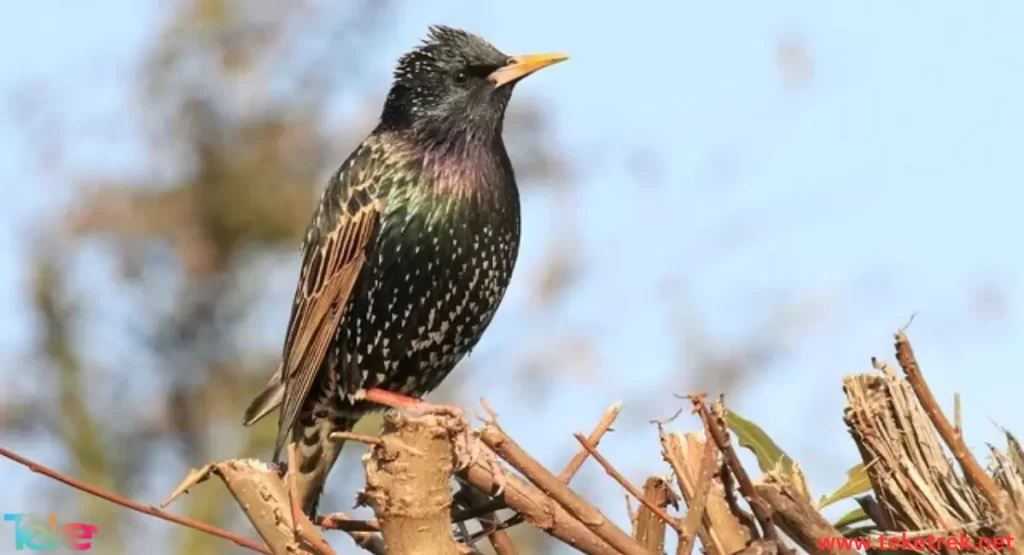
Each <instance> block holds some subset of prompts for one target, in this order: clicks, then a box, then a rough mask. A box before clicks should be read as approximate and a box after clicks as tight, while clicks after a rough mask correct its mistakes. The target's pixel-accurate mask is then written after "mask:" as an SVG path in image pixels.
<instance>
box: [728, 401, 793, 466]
mask: <svg viewBox="0 0 1024 555" xmlns="http://www.w3.org/2000/svg"><path fill="white" fill-rule="evenodd" d="M725 424H726V426H728V427H729V430H731V431H732V433H734V434H736V439H737V440H738V441H739V442H740V446H742V447H746V448H747V449H749V450H750V451H751V452H752V453H753V454H754V456H755V457H757V465H758V466H760V467H761V472H775V471H777V470H779V469H781V470H782V471H783V472H784V473H786V474H787V475H790V476H792V475H793V467H794V465H793V459H791V458H789V455H787V454H786V453H785V451H783V450H782V449H781V448H779V446H778V445H776V443H775V442H774V441H772V438H770V437H768V434H766V433H764V430H762V429H761V427H760V426H758V425H757V424H754V423H753V422H751V421H750V420H747V419H746V418H743V417H742V416H740V415H738V414H736V413H735V412H733V411H731V410H727V411H726V412H725Z"/></svg>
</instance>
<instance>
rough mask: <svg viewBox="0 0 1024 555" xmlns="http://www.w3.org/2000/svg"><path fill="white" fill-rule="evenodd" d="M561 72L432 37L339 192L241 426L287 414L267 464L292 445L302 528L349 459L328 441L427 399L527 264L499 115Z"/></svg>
mask: <svg viewBox="0 0 1024 555" xmlns="http://www.w3.org/2000/svg"><path fill="white" fill-rule="evenodd" d="M564 59H566V57H565V56H563V55H558V54H536V55H527V56H508V55H506V54H503V53H501V52H500V51H499V50H498V49H497V48H495V47H494V46H492V45H491V44H490V43H488V42H487V41H485V40H484V39H482V38H480V37H478V36H476V35H474V34H471V33H468V32H466V31H462V30H459V29H454V28H451V27H445V26H432V27H431V28H430V31H429V34H428V37H427V38H426V40H424V42H423V44H421V45H420V46H419V47H418V48H416V49H414V50H412V51H411V52H409V53H407V54H405V55H404V56H402V57H401V58H400V59H399V61H398V66H397V68H396V70H395V74H394V81H393V83H392V86H391V89H390V91H389V92H388V95H387V99H386V100H385V103H384V109H383V111H382V113H381V117H380V122H379V124H378V125H377V127H376V128H375V129H374V130H373V131H372V132H371V133H370V135H369V136H368V137H366V139H365V140H364V141H363V142H362V143H361V144H360V145H359V146H358V147H357V148H356V149H355V151H354V152H352V154H351V155H349V157H348V159H347V160H345V162H344V163H343V164H342V165H341V167H340V168H339V169H338V170H337V172H335V173H334V174H333V176H332V177H331V179H330V181H329V183H328V185H327V188H326V190H325V191H324V193H323V196H322V198H321V199H320V203H319V206H318V207H317V209H316V211H315V212H314V214H313V217H312V220H311V221H310V224H309V229H308V230H307V231H306V236H305V239H304V241H303V245H302V268H301V271H300V274H299V283H298V287H297V289H296V292H295V300H294V303H293V306H292V311H291V318H290V321H289V324H288V329H287V333H286V336H285V343H284V349H283V354H282V361H281V366H280V368H279V369H278V371H277V372H276V373H275V375H274V376H273V378H272V379H271V381H270V383H269V384H268V385H267V387H266V388H265V389H264V390H263V392H261V393H260V394H259V396H257V397H256V399H255V400H253V402H252V404H251V405H250V406H249V408H248V409H247V410H246V413H245V425H246V426H249V425H251V424H253V423H254V422H256V421H257V420H259V419H260V418H262V417H263V416H265V415H267V414H268V413H270V412H271V411H273V410H274V409H275V408H277V407H278V406H280V407H281V411H280V416H279V420H278V431H277V442H276V446H275V450H274V460H275V461H280V455H281V451H282V449H283V448H284V446H285V444H286V443H288V442H289V441H290V442H291V443H292V444H294V445H295V453H296V460H295V461H294V462H296V463H297V468H291V469H289V470H290V472H294V473H295V479H296V484H295V488H296V490H297V491H293V495H296V498H297V499H298V502H299V503H300V504H301V508H302V510H303V511H305V512H306V514H307V515H309V516H311V517H312V516H313V515H314V514H315V511H316V506H317V503H318V501H319V499H320V495H321V493H322V490H323V487H324V482H325V481H326V479H327V474H328V472H329V471H330V469H331V467H332V466H333V465H334V462H335V460H336V459H337V457H338V454H339V452H340V451H341V442H339V441H332V440H330V439H329V436H330V434H331V433H332V432H337V431H348V430H350V429H351V428H352V427H353V426H354V425H355V424H356V422H357V421H358V420H359V418H360V417H362V416H363V415H365V414H366V413H367V412H370V411H374V410H379V409H381V408H383V407H382V406H381V405H377V404H375V403H371V402H369V401H367V400H366V399H365V398H364V396H365V392H366V391H367V390H369V389H371V388H376V389H381V390H385V391H387V392H391V393H396V394H400V395H404V396H406V397H417V398H418V397H422V396H423V395H425V394H427V393H429V392H430V391H432V390H433V389H435V388H436V387H437V386H438V385H439V384H440V383H441V381H442V380H444V378H445V377H446V376H447V375H448V373H449V372H450V371H451V370H452V368H453V367H454V366H455V365H456V364H457V363H458V362H459V361H460V360H461V359H462V357H463V356H465V355H466V354H467V353H469V351H470V349H472V348H473V346H474V345H476V343H477V342H478V341H479V340H480V337H481V335H482V334H483V332H484V330H485V329H486V328H487V326H488V325H489V324H490V322H491V319H492V318H493V317H494V313H495V310H497V308H498V304H499V303H500V302H501V300H502V297H503V296H504V294H505V289H506V287H507V286H508V283H509V279H510V277H511V275H512V269H513V267H514V266H515V262H516V257H517V255H518V251H519V230H520V220H519V217H520V216H519V191H518V189H517V187H516V181H515V176H514V173H513V171H512V165H511V162H510V161H509V158H508V153H507V152H506V151H505V145H504V142H503V141H502V136H501V133H502V122H503V120H504V117H505V108H506V106H507V105H508V102H509V99H510V97H511V95H512V89H513V87H514V86H515V84H516V82H518V81H519V80H520V79H522V78H523V77H525V76H527V75H529V74H531V73H533V72H535V71H537V70H539V69H541V68H544V67H546V66H549V65H551V64H554V63H557V62H560V61H562V60H564ZM289 437H290V439H289Z"/></svg>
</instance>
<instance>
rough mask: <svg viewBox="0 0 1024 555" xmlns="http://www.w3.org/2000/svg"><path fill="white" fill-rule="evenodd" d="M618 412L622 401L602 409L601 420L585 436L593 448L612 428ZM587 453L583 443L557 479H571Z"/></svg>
mask: <svg viewBox="0 0 1024 555" xmlns="http://www.w3.org/2000/svg"><path fill="white" fill-rule="evenodd" d="M620 412H622V402H621V401H617V402H615V403H612V406H610V407H608V410H606V411H604V415H603V416H601V420H600V421H599V422H598V423H597V426H596V427H595V428H594V431H592V432H590V435H589V436H587V443H589V444H590V445H593V446H594V447H595V448H596V447H597V446H598V445H600V444H601V438H603V437H604V434H605V433H607V432H608V430H611V429H612V424H614V423H615V419H616V418H618V417H619V413H620ZM589 454H590V451H588V450H587V449H586V446H585V445H584V448H583V449H582V450H580V451H578V452H577V453H576V454H575V455H573V457H572V460H570V461H569V464H568V465H566V467H565V470H563V471H562V472H561V473H559V475H558V479H559V480H561V481H562V483H563V484H568V483H569V482H570V481H572V478H573V476H575V475H576V473H577V472H579V470H580V468H581V467H582V466H583V463H584V462H586V461H587V456H588V455H589Z"/></svg>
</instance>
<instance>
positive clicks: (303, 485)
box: [289, 411, 359, 518]
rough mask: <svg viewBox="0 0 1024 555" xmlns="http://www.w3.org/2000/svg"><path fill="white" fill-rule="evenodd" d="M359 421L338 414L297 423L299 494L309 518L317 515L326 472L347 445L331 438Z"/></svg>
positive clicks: (296, 445) (354, 416)
mask: <svg viewBox="0 0 1024 555" xmlns="http://www.w3.org/2000/svg"><path fill="white" fill-rule="evenodd" d="M332 412H333V411H332ZM358 421H359V416H357V415H349V414H339V413H335V414H331V415H330V417H328V418H316V419H314V420H313V421H312V422H308V424H310V425H299V426H296V427H295V429H294V432H293V433H292V442H293V443H294V444H295V447H296V449H295V454H296V459H297V460H296V461H295V463H296V467H295V469H296V471H297V472H296V476H295V481H296V493H297V494H298V499H299V501H300V502H301V504H302V510H303V511H304V512H305V513H306V515H307V516H309V517H310V518H313V516H314V515H315V514H316V508H317V504H318V503H319V502H320V497H321V496H322V495H323V491H324V484H326V483H327V475H328V474H329V473H330V472H331V468H332V467H333V466H334V463H335V462H336V461H337V460H338V455H339V454H340V453H341V448H342V447H343V446H344V444H345V442H344V440H332V439H331V437H330V436H331V434H332V433H333V432H349V431H352V428H354V427H355V425H356V423H357V422H358ZM303 424H307V423H303ZM289 470H291V469H289Z"/></svg>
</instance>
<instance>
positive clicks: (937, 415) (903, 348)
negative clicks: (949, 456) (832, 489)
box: [896, 330, 1002, 511]
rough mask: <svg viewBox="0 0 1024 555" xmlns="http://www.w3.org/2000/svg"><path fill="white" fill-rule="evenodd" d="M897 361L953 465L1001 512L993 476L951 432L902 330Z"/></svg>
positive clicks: (954, 433) (897, 335)
mask: <svg viewBox="0 0 1024 555" xmlns="http://www.w3.org/2000/svg"><path fill="white" fill-rule="evenodd" d="M896 361H897V362H899V363H900V367H901V368H903V373H904V374H905V375H906V376H907V381H908V382H909V383H910V387H911V388H912V389H913V390H914V394H915V395H917V400H918V401H920V402H921V406H922V407H923V408H924V411H925V414H927V415H928V419H929V420H931V422H932V425H933V426H935V429H936V430H938V432H939V435H940V436H942V440H943V441H944V442H945V443H946V445H947V446H949V449H950V450H951V451H952V452H953V457H954V458H956V462H958V463H960V468H962V469H963V471H964V475H965V476H966V478H967V480H968V481H969V482H970V483H971V484H973V485H974V486H975V487H977V488H978V489H979V490H981V494H982V495H983V496H985V500H986V501H988V503H989V505H991V506H992V508H993V509H995V510H997V511H998V510H1000V508H1001V507H1002V500H1001V497H1002V496H1001V494H1000V493H999V488H998V487H996V484H995V482H994V481H992V477H990V476H989V475H988V474H986V473H985V471H984V469H982V468H981V465H980V464H978V461H977V459H975V458H974V455H972V454H971V452H970V451H969V450H968V449H967V445H965V444H964V440H963V438H962V437H961V436H960V434H958V433H957V432H956V430H955V429H953V426H952V425H951V424H950V423H949V420H947V419H946V415H944V414H943V413H942V409H940V408H939V403H938V402H937V401H936V400H935V396H934V395H932V391H931V389H930V388H929V387H928V384H927V383H926V382H925V381H924V377H923V376H922V375H921V367H920V366H918V365H917V359H916V358H915V357H914V349H913V348H911V346H910V341H909V340H908V339H907V336H906V335H905V334H904V333H903V331H902V330H901V331H898V332H896Z"/></svg>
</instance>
